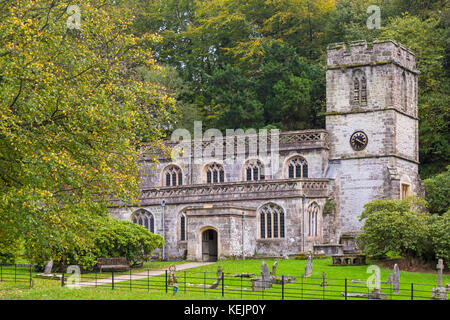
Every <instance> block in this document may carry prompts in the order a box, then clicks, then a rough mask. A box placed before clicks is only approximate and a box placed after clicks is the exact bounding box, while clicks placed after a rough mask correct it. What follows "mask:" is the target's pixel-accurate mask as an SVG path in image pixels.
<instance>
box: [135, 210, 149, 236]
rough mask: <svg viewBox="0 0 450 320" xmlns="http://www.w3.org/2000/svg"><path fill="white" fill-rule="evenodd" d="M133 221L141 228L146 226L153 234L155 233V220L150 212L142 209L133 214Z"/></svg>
mask: <svg viewBox="0 0 450 320" xmlns="http://www.w3.org/2000/svg"><path fill="white" fill-rule="evenodd" d="M131 220H132V221H133V222H134V223H137V224H139V225H141V226H144V227H145V228H146V229H147V230H149V231H150V232H151V233H155V219H154V218H153V214H151V213H150V212H148V211H146V210H143V209H140V210H138V211H136V212H135V213H133V215H132V216H131Z"/></svg>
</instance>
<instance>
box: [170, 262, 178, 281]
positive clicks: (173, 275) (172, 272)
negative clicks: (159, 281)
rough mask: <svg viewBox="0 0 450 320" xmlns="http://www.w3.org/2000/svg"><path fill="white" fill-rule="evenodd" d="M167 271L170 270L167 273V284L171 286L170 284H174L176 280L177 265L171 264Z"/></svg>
mask: <svg viewBox="0 0 450 320" xmlns="http://www.w3.org/2000/svg"><path fill="white" fill-rule="evenodd" d="M169 272H170V274H169V280H168V284H169V286H172V285H174V284H175V283H177V282H178V280H177V267H176V266H175V265H174V264H172V265H171V266H170V267H169Z"/></svg>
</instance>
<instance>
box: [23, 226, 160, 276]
mask: <svg viewBox="0 0 450 320" xmlns="http://www.w3.org/2000/svg"><path fill="white" fill-rule="evenodd" d="M72 240H73V239H69V240H67V241H66V243H64V244H60V245H59V246H58V247H52V248H51V250H50V252H52V253H51V255H52V256H49V254H48V252H49V250H48V248H42V250H41V249H40V248H39V247H36V246H31V245H29V246H27V257H28V258H29V259H30V260H31V261H33V262H34V263H37V264H38V265H43V264H44V263H45V262H46V261H48V260H50V259H54V260H55V261H57V263H58V264H59V268H60V269H61V268H62V267H63V266H67V265H71V264H76V265H80V266H86V267H92V266H95V265H96V263H97V258H99V257H104V258H112V257H126V258H127V260H128V261H129V262H130V264H131V265H135V264H138V263H141V262H143V261H146V260H148V258H149V257H150V255H151V253H152V252H153V251H154V250H155V249H157V248H161V247H162V246H163V244H164V241H163V239H162V236H160V235H156V234H153V233H151V232H149V231H148V230H147V229H146V228H144V227H143V226H140V225H137V224H135V223H132V222H130V221H120V220H117V219H114V218H110V217H98V218H94V219H92V220H91V221H90V226H89V229H87V230H86V231H85V237H84V238H83V239H77V240H78V241H72Z"/></svg>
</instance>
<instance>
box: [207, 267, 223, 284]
mask: <svg viewBox="0 0 450 320" xmlns="http://www.w3.org/2000/svg"><path fill="white" fill-rule="evenodd" d="M222 275H223V273H222V267H221V266H219V267H218V268H217V280H216V281H214V283H213V284H212V285H211V286H210V287H209V288H210V289H216V288H217V287H218V286H219V283H220V281H221V280H222Z"/></svg>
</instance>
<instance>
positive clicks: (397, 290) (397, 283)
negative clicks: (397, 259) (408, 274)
mask: <svg viewBox="0 0 450 320" xmlns="http://www.w3.org/2000/svg"><path fill="white" fill-rule="evenodd" d="M392 285H393V287H394V294H399V293H400V269H399V267H398V265H397V264H395V265H394V273H393V275H392Z"/></svg>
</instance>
